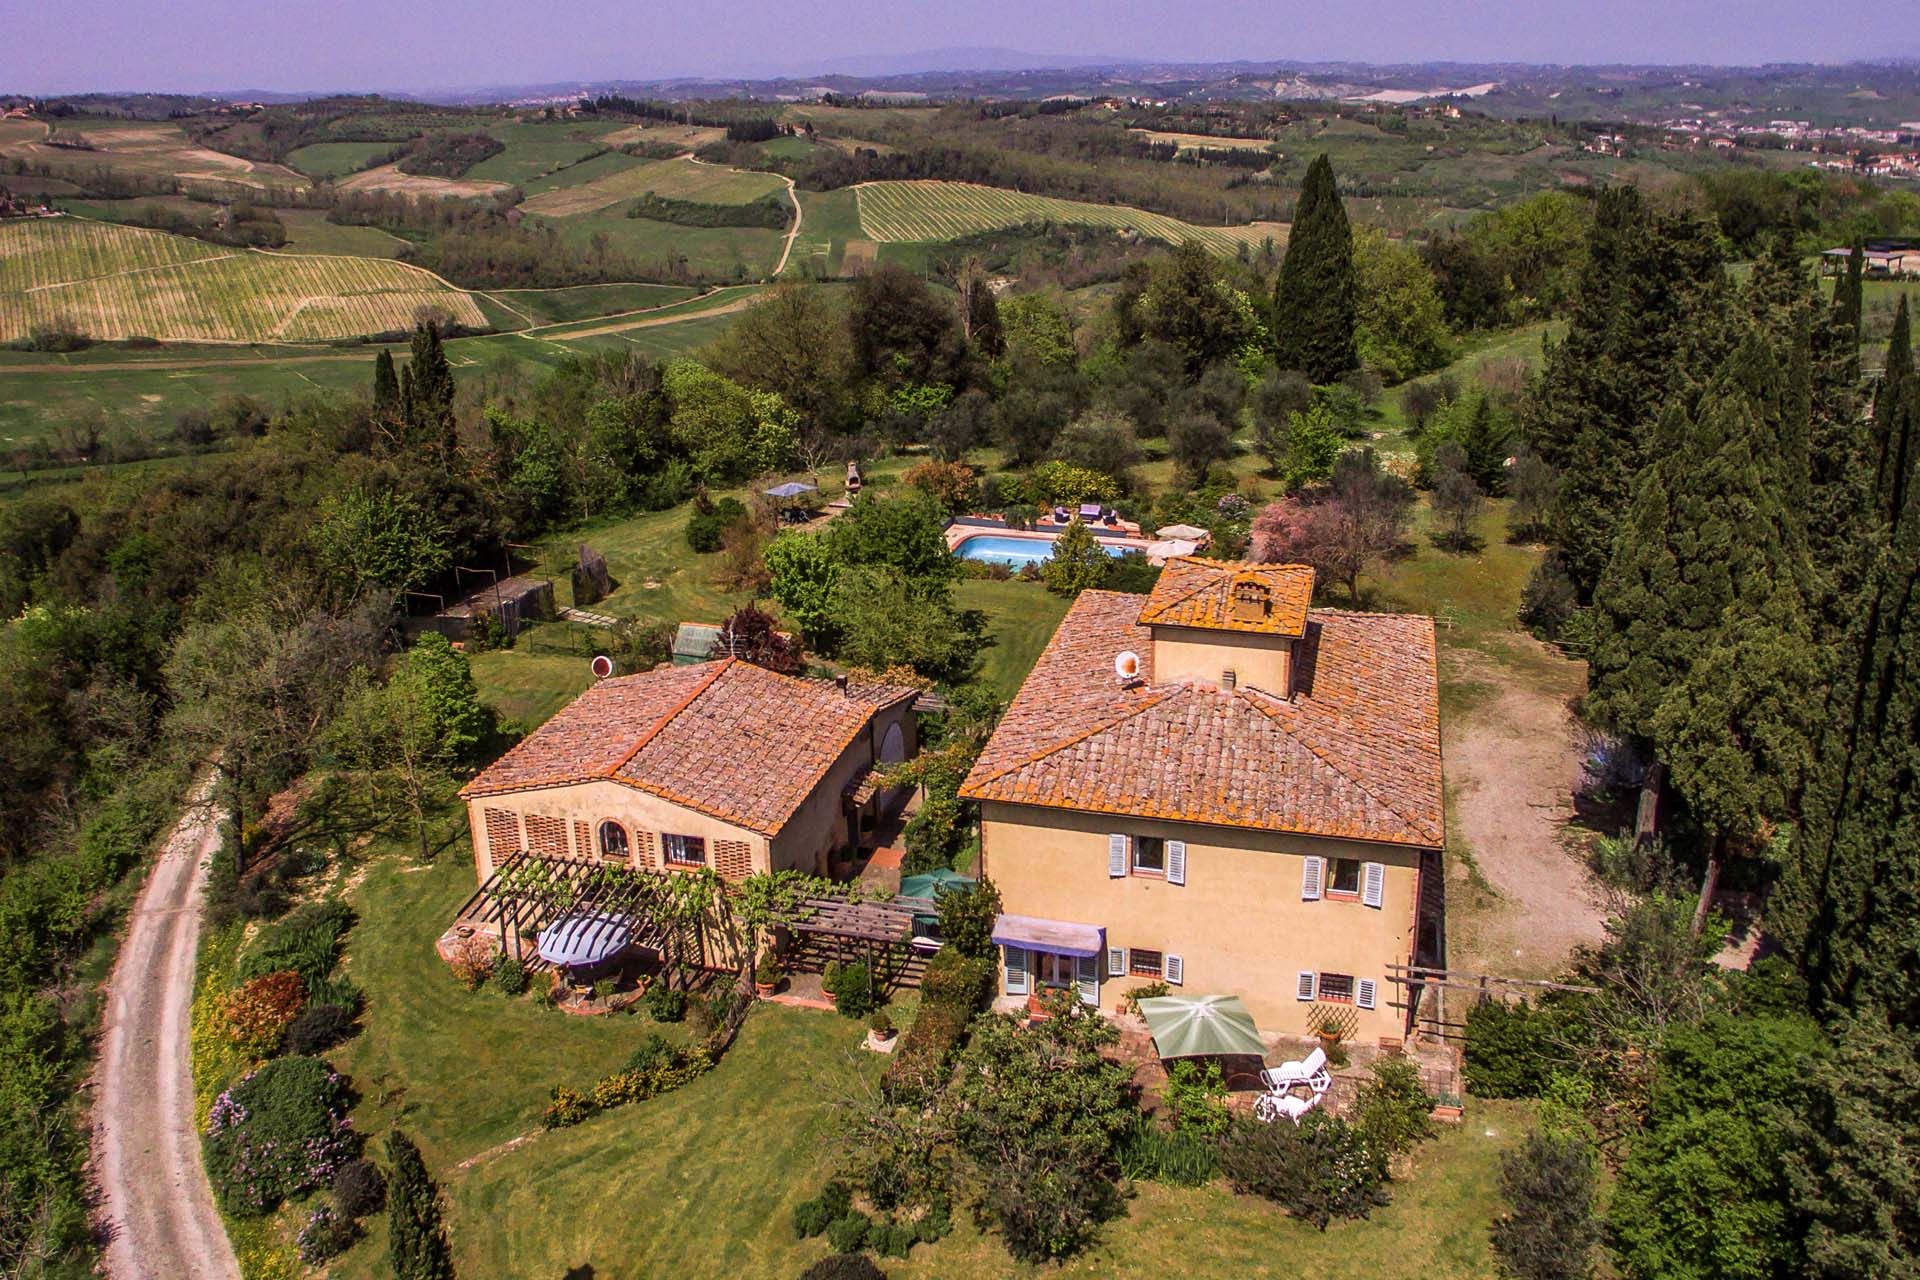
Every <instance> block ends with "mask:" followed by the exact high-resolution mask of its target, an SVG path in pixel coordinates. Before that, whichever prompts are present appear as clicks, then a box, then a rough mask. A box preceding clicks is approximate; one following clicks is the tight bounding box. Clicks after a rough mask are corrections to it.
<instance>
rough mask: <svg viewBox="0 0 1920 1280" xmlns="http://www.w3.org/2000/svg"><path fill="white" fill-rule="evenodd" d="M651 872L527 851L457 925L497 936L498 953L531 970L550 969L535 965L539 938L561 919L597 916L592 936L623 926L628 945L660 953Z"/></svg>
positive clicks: (469, 904)
mask: <svg viewBox="0 0 1920 1280" xmlns="http://www.w3.org/2000/svg"><path fill="white" fill-rule="evenodd" d="M651 874H652V873H649V872H644V871H635V870H633V869H632V868H630V867H622V866H616V865H613V864H611V863H605V862H597V861H594V860H593V859H591V858H573V857H566V856H558V855H553V854H534V853H529V852H527V851H526V850H524V849H523V850H521V851H520V852H518V853H515V854H513V855H512V856H510V857H508V858H507V859H506V860H505V861H503V862H501V863H500V864H499V865H498V866H497V867H495V868H494V871H493V874H492V875H490V876H488V877H487V879H486V881H485V882H484V883H483V884H482V885H481V886H480V887H479V888H478V889H476V890H474V892H473V896H472V897H470V898H468V899H467V900H466V902H465V903H464V904H463V905H462V906H461V908H460V910H459V912H458V913H456V914H455V916H454V921H453V922H454V925H455V927H459V926H461V925H468V926H471V927H474V928H476V929H483V930H485V931H487V932H489V933H493V932H497V933H498V935H499V938H500V951H501V954H503V955H511V956H513V957H514V958H515V959H517V960H519V961H520V962H521V963H523V964H525V965H526V966H527V968H528V969H529V970H536V971H537V970H539V969H543V968H547V967H550V966H548V964H547V962H546V961H545V960H543V959H541V958H540V948H539V938H540V931H541V930H543V929H545V928H546V927H547V926H548V925H550V924H552V923H553V922H554V921H555V920H558V919H560V918H561V917H562V916H568V915H573V916H590V917H598V918H599V919H600V920H601V921H602V922H603V923H597V924H594V925H591V926H588V928H589V929H612V928H614V927H615V925H614V923H613V922H614V921H615V920H624V921H626V922H627V924H628V926H629V927H630V928H631V930H632V936H631V938H630V940H629V945H632V946H642V947H648V948H650V949H652V950H655V951H663V950H664V949H665V943H666V942H667V933H666V930H665V929H663V928H662V927H661V925H660V922H659V921H658V919H657V918H656V917H655V915H654V913H653V887H652V886H651V885H650V884H649V883H648V882H647V880H648V877H649V875H651Z"/></svg>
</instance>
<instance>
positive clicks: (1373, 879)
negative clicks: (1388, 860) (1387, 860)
mask: <svg viewBox="0 0 1920 1280" xmlns="http://www.w3.org/2000/svg"><path fill="white" fill-rule="evenodd" d="M1365 872H1366V877H1365V879H1364V881H1363V882H1362V885H1361V893H1360V901H1362V902H1364V903H1366V904H1367V905H1368V906H1370V907H1377V906H1379V905H1380V904H1381V903H1383V902H1385V901H1386V900H1387V869H1386V867H1385V866H1383V865H1382V864H1380V863H1378V862H1369V863H1367V864H1366V866H1365Z"/></svg>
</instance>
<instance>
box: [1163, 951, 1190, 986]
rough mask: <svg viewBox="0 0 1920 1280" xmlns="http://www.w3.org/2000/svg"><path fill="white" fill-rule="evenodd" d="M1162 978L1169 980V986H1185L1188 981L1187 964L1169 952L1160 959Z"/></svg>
mask: <svg viewBox="0 0 1920 1280" xmlns="http://www.w3.org/2000/svg"><path fill="white" fill-rule="evenodd" d="M1160 976H1161V977H1163V978H1165V979H1166V980H1167V985H1169V986H1174V987H1177V986H1181V985H1183V984H1184V983H1185V982H1186V980H1187V962H1186V961H1185V960H1183V959H1181V958H1180V957H1179V956H1176V955H1174V954H1173V953H1172V952H1168V953H1167V954H1166V955H1164V956H1162V957H1160Z"/></svg>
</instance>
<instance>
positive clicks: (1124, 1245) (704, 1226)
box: [329, 841, 1528, 1280]
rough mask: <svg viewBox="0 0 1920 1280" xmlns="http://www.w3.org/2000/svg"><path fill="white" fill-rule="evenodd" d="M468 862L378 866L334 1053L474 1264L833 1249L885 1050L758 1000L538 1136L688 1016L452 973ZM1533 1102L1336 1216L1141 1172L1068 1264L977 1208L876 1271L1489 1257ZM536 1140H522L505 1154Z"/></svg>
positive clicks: (561, 1266) (649, 1270)
mask: <svg viewBox="0 0 1920 1280" xmlns="http://www.w3.org/2000/svg"><path fill="white" fill-rule="evenodd" d="M472 876H473V872H472V867H471V864H470V863H469V862H468V861H467V860H466V858H465V856H464V850H463V848H462V843H461V842H460V841H456V842H455V843H453V844H452V845H450V846H449V847H448V848H447V849H446V850H445V851H444V852H443V853H442V854H441V856H440V859H439V861H438V862H436V863H435V864H434V865H432V866H431V867H427V868H419V867H417V866H416V865H415V864H414V863H413V862H412V860H411V859H408V858H406V857H404V856H398V855H387V856H383V857H381V858H378V859H376V860H375V861H374V862H373V863H372V864H371V865H370V866H369V868H368V871H367V874H366V876H365V878H364V879H363V880H362V881H361V883H360V884H359V885H358V887H357V888H356V889H355V890H354V892H353V895H352V901H353V903H354V905H355V907H356V909H357V910H358V911H359V912H360V922H359V924H358V925H357V926H356V927H355V929H354V931H353V932H352V933H351V934H350V935H349V936H348V940H347V955H346V960H345V972H346V973H347V974H348V975H349V976H351V977H352V979H353V980H354V981H355V982H356V983H358V984H360V985H361V986H362V987H364V988H365V989H366V992H367V1001H368V1004H367V1013H366V1016H365V1018H364V1020H363V1021H364V1024H365V1028H366V1029H365V1030H364V1031H363V1032H362V1033H361V1034H360V1035H359V1036H358V1037H356V1038H355V1039H354V1040H352V1041H349V1042H348V1043H347V1044H346V1045H345V1046H343V1047H342V1048H341V1049H340V1050H338V1051H337V1052H336V1053H335V1054H334V1055H333V1061H334V1062H335V1064H336V1065H337V1066H339V1067H340V1068H341V1069H342V1070H343V1071H345V1072H346V1073H347V1074H348V1075H350V1076H351V1077H352V1079H353V1082H354V1085H355V1087H356V1088H357V1089H358V1090H359V1092H360V1095H361V1097H360V1102H359V1105H358V1107H357V1108H356V1111H355V1114H354V1123H355V1125H356V1127H358V1128H359V1129H360V1130H361V1131H362V1132H365V1133H368V1134H369V1135H375V1134H380V1133H383V1132H384V1131H385V1130H386V1129H387V1128H388V1127H389V1126H390V1125H391V1124H393V1123H395V1122H398V1123H399V1124H400V1125H401V1126H402V1127H404V1128H405V1129H406V1130H407V1131H408V1132H409V1133H411V1134H413V1135H414V1137H415V1138H416V1140H418V1141H419V1143H420V1145H421V1149H422V1151H423V1153H424V1154H425V1156H426V1159H427V1162H428V1165H429V1167H430V1168H431V1169H432V1170H433V1172H434V1175H435V1177H436V1178H437V1179H438V1180H439V1182H440V1184H441V1186H442V1187H443V1189H444V1190H445V1192H446V1197H447V1205H448V1224H449V1231H450V1234H451V1237H452V1239H453V1243H454V1251H455V1254H456V1261H457V1263H458V1267H459V1270H460V1273H461V1274H463V1275H471V1276H556V1277H557V1276H561V1275H568V1274H571V1275H576V1276H581V1275H589V1274H591V1275H595V1276H601V1277H609V1278H611V1277H625V1276H642V1275H674V1274H680V1275H729V1276H740V1277H768V1278H770V1280H772V1278H782V1280H784V1278H787V1277H791V1276H793V1275H795V1274H797V1273H798V1272H799V1271H800V1269H801V1268H803V1267H804V1266H806V1265H807V1264H808V1263H810V1262H812V1261H813V1260H815V1259H817V1258H819V1257H821V1256H823V1255H824V1254H825V1253H826V1251H827V1246H826V1244H825V1242H824V1241H822V1240H817V1239H816V1240H809V1241H796V1240H795V1239H794V1238H793V1234H792V1231H791V1229H790V1227H789V1226H788V1219H789V1215H790V1214H791V1212H792V1209H793V1206H794V1205H795V1204H797V1203H798V1202H799V1201H801V1200H803V1199H805V1198H807V1197H809V1196H811V1195H812V1194H813V1193H814V1191H815V1189H816V1188H817V1186H818V1183H819V1182H820V1180H821V1179H823V1178H824V1177H826V1176H827V1175H828V1174H829V1173H830V1172H831V1170H832V1167H833V1162H834V1157H833V1144H832V1135H833V1133H834V1126H835V1120H834V1111H835V1102H836V1101H837V1100H839V1099H841V1098H845V1097H848V1096H850V1095H853V1094H855V1093H856V1092H857V1090H858V1088H859V1087H861V1086H863V1085H865V1084H867V1083H869V1082H871V1081H872V1080H873V1078H874V1077H875V1076H876V1075H877V1074H878V1072H879V1071H880V1069H881V1066H882V1060H881V1059H879V1058H878V1057H876V1056H874V1055H870V1054H866V1053H862V1052H861V1051H860V1050H859V1048H858V1042H859V1039H860V1034H861V1028H860V1026H859V1025H858V1024H856V1023H853V1022H849V1021H847V1020H845V1019H842V1018H839V1017H836V1016H835V1015H833V1014H831V1013H825V1012H817V1011H811V1010H796V1009H789V1008H784V1007H778V1006H764V1007H762V1008H760V1009H757V1010H756V1011H755V1012H754V1013H753V1014H752V1016H751V1017H750V1018H749V1019H748V1021H747V1024H746V1026H745V1028H744V1029H743V1030H742V1032H741V1035H740V1038H739V1040H738V1041H737V1042H736V1043H735V1045H734V1046H733V1048H732V1050H731V1051H730V1052H729V1053H728V1054H727V1056H726V1057H725V1058H724V1059H722V1061H721V1062H720V1064H719V1066H718V1067H717V1068H715V1070H714V1071H713V1072H711V1073H710V1074H708V1075H706V1076H704V1077H702V1078H700V1079H699V1080H696V1081H694V1082H693V1083H692V1084H690V1085H688V1086H686V1087H685V1088H683V1089H681V1090H679V1091H677V1092H675V1093H671V1094H667V1095H665V1096H663V1097H660V1098H656V1099H653V1100H651V1101H649V1102H644V1103H640V1104H637V1105H633V1106H628V1107H624V1108H620V1109H618V1110H615V1111H612V1112H609V1113H606V1114H604V1115H602V1116H600V1117H598V1118H596V1119H593V1120H590V1121H588V1122H587V1123H585V1124H582V1125H580V1126H578V1127H576V1128H572V1129H565V1130H559V1131H556V1132H543V1131H541V1130H539V1128H538V1123H539V1121H538V1117H539V1113H540V1110H541V1109H542V1108H543V1107H544V1106H545V1104H546V1101H547V1095H548V1091H549V1089H550V1088H551V1087H552V1086H553V1085H555V1084H558V1083H562V1082H566V1083H574V1084H581V1083H590V1082H591V1081H592V1080H593V1079H595V1078H596V1077H597V1076H598V1075H600V1074H602V1073H605V1072H607V1071H609V1070H612V1069H614V1068H615V1067H617V1066H618V1065H619V1064H620V1062H622V1061H623V1060H624V1059H625V1057H626V1056H627V1055H628V1054H629V1053H630V1052H631V1051H632V1049H633V1047H634V1046H635V1045H636V1044H637V1043H638V1042H639V1041H640V1040H641V1039H642V1038H643V1037H644V1036H645V1035H646V1034H647V1033H648V1032H649V1031H653V1030H663V1032H664V1033H666V1034H669V1035H670V1036H673V1035H681V1034H684V1032H683V1030H682V1029H681V1028H677V1027H669V1028H664V1029H662V1028H658V1027H656V1026H655V1024H653V1023H652V1022H651V1021H650V1020H648V1019H646V1018H645V1017H643V1016H637V1015H636V1016H631V1017H616V1018H610V1019H594V1018H572V1017H567V1016H565V1015H563V1014H559V1013H554V1012H551V1011H549V1010H546V1009H544V1008H542V1007H541V1006H540V1005H539V1004H538V1003H537V1002H536V1001H534V1000H532V999H522V1000H508V999H506V998H504V997H502V996H500V995H498V994H497V993H495V992H492V991H482V992H480V993H477V994H469V993H467V992H465V991H462V990H461V989H460V988H459V987H457V986H456V985H455V984H454V982H453V979H452V978H451V977H450V976H449V975H448V973H447V972H446V969H445V967H444V966H443V965H442V964H441V963H440V961H439V959H438V958H437V956H435V954H434V952H433V947H432V942H433V938H434V936H435V935H437V934H438V932H439V930H440V928H441V927H443V925H444V923H445V921H446V920H447V919H448V918H449V917H450V916H451V914H452V912H453V911H454V910H455V909H456V908H457V907H458V906H459V904H460V902H461V901H462V900H463V899H464V897H465V896H466V894H467V893H468V892H469V891H470V889H471V887H472V884H473V879H472ZM1527 1114H1528V1111H1527V1108H1526V1106H1525V1105H1524V1104H1518V1103H1491V1102H1490V1103H1477V1104H1475V1105H1474V1107H1473V1109H1472V1111H1471V1113H1470V1114H1469V1117H1468V1123H1466V1124H1464V1125H1461V1126H1458V1127H1456V1128H1453V1129H1452V1130H1450V1131H1449V1132H1447V1133H1445V1134H1444V1135H1443V1136H1442V1137H1440V1138H1439V1139H1437V1140H1436V1141H1434V1142H1432V1143H1430V1144H1428V1145H1427V1146H1425V1147H1423V1148H1422V1149H1421V1151H1420V1152H1419V1154H1418V1157H1417V1161H1416V1165H1415V1168H1414V1170H1413V1171H1412V1173H1411V1174H1410V1176H1409V1177H1408V1178H1406V1179H1405V1180H1404V1181H1402V1182H1401V1183H1399V1184H1397V1185H1396V1186H1395V1188H1394V1203H1393V1204H1392V1205H1390V1206H1388V1207H1386V1208H1383V1209H1380V1210H1377V1211H1375V1213H1374V1215H1373V1217H1372V1218H1370V1219H1368V1220H1365V1221H1360V1222H1350V1223H1342V1224H1340V1225H1338V1226H1335V1227H1334V1228H1332V1229H1331V1230H1330V1231H1327V1232H1325V1233H1321V1232H1318V1231H1315V1230H1314V1229H1312V1228H1311V1227H1308V1226H1305V1225H1303V1224H1301V1223H1298V1222H1295V1221H1294V1220H1292V1219H1290V1218H1287V1217H1286V1216H1285V1215H1284V1214H1282V1213H1281V1212H1279V1211H1278V1210H1277V1209H1275V1208H1273V1207H1272V1206H1271V1205H1268V1204H1266V1203H1264V1202H1261V1201H1253V1200H1245V1199H1241V1198H1239V1197H1236V1196H1234V1195H1232V1194H1231V1193H1230V1192H1228V1191H1226V1190H1225V1189H1224V1188H1223V1187H1220V1186H1214V1187H1207V1188H1201V1189H1198V1190H1181V1189H1175V1188H1169V1187H1162V1186H1157V1185H1143V1186H1140V1187H1138V1188H1136V1189H1135V1195H1134V1198H1133V1199H1132V1201H1131V1202H1130V1204H1129V1205H1128V1212H1127V1216H1126V1217H1125V1218H1123V1219H1120V1220H1118V1221H1116V1222H1113V1223H1110V1224H1108V1226H1107V1227H1106V1228H1105V1229H1104V1230H1103V1232H1102V1233H1101V1238H1100V1241H1099V1243H1098V1244H1097V1245H1096V1246H1095V1247H1094V1248H1093V1249H1092V1250H1091V1251H1090V1252H1089V1253H1088V1254H1086V1255H1085V1256H1083V1257H1081V1258H1079V1259H1076V1260H1075V1261H1073V1262H1071V1263H1069V1264H1068V1265H1066V1266H1064V1267H1058V1268H1029V1267H1023V1266H1020V1265H1019V1264H1016V1263H1014V1262H1013V1261H1012V1260H1010V1259H1009V1258H1008V1257H1007V1255H1006V1253H1005V1251H1004V1250H1003V1249H1002V1248H1001V1246H1000V1244H999V1242H998V1240H997V1239H995V1238H993V1237H990V1236H984V1235H982V1234H981V1233H979V1232H978V1231H976V1230H975V1229H974V1228H973V1227H972V1226H971V1225H969V1223H968V1222H967V1215H966V1214H964V1213H960V1214H956V1215H955V1217H956V1230H955V1232H954V1234H953V1235H952V1236H950V1237H948V1238H947V1239H946V1240H944V1241H942V1242H940V1243H939V1244H937V1245H933V1246H921V1247H919V1248H916V1249H915V1250H914V1254H913V1256H912V1257H911V1258H910V1259H908V1260H906V1261H895V1260H888V1261H887V1262H886V1264H885V1267H886V1270H887V1273H888V1274H889V1275H892V1276H895V1277H898V1278H899V1280H932V1278H933V1277H954V1278H956V1280H976V1278H977V1280H986V1278H987V1277H1003V1276H1027V1275H1033V1276H1040V1275H1057V1276H1107V1277H1133V1276H1138V1277H1143V1278H1147V1277H1151V1278H1152V1280H1162V1278H1163V1277H1165V1276H1166V1275H1167V1274H1168V1273H1169V1272H1178V1273H1184V1274H1188V1275H1192V1276H1197V1277H1215V1276H1218V1277H1239V1276H1245V1275H1281V1274H1315V1273H1327V1274H1351V1275H1365V1276H1371V1277H1382V1278H1385V1280H1395V1278H1399V1277H1404V1278H1405V1280H1453V1278H1455V1277H1458V1278H1460V1280H1466V1278H1467V1277H1478V1276H1486V1275H1489V1274H1491V1272H1492V1267H1491V1263H1490V1260H1489V1258H1488V1254H1487V1244H1486V1239H1487V1225H1488V1222H1489V1220H1490V1217H1491V1214H1492V1212H1493V1209H1494V1205H1495V1200H1496V1192H1495V1185H1496V1179H1497V1175H1498V1156H1499V1153H1500V1152H1501V1151H1502V1150H1504V1149H1505V1148H1506V1147H1507V1146H1508V1145H1509V1144H1510V1143H1512V1142H1513V1141H1514V1140H1516V1139H1517V1137H1518V1136H1519V1134H1520V1132H1521V1130H1522V1128H1523V1126H1524V1123H1525V1121H1526V1117H1527ZM522 1135H529V1136H528V1138H527V1140H526V1141H525V1142H523V1143H520V1144H519V1145H517V1146H514V1147H512V1148H511V1149H508V1150H504V1151H501V1150H499V1148H500V1147H502V1146H503V1145H504V1144H505V1143H507V1142H508V1141H510V1140H511V1139H513V1138H516V1137H520V1136H522ZM376 1145H377V1144H376ZM475 1157H482V1158H480V1159H475ZM466 1161H472V1163H471V1164H469V1165H467V1166H466V1167H462V1162H466ZM367 1225H368V1227H369V1229H370V1230H369V1234H368V1236H367V1238H366V1239H365V1240H363V1241H362V1242H361V1243H360V1244H359V1245H357V1246H356V1247H355V1248H354V1249H353V1250H352V1251H350V1252H349V1253H348V1254H346V1255H345V1256H344V1257H342V1258H341V1259H339V1260H338V1261H337V1262H335V1263H334V1264H333V1266H332V1267H331V1269H330V1271H329V1274H330V1275H332V1276H335V1277H342V1278H347V1280H360V1278H363V1277H364V1278H367V1280H371V1278H372V1277H378V1276H384V1275H386V1274H387V1271H386V1266H387V1264H386V1258H385V1238H384V1232H385V1225H384V1221H383V1219H382V1218H380V1217H378V1216H376V1217H375V1218H373V1219H370V1220H369V1221H368V1223H367ZM588 1267H590V1268H592V1270H591V1271H587V1270H584V1268H588ZM570 1269H572V1270H570Z"/></svg>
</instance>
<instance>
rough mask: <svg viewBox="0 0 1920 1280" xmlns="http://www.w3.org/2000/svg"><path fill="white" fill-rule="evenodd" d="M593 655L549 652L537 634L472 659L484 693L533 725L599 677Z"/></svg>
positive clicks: (508, 713) (502, 711)
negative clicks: (592, 664)
mask: <svg viewBox="0 0 1920 1280" xmlns="http://www.w3.org/2000/svg"><path fill="white" fill-rule="evenodd" d="M556 585H558V584H556ZM588 661H589V658H588V657H586V656H579V655H575V654H567V653H553V652H543V651H541V648H540V646H539V644H538V641H537V639H535V638H533V637H530V636H523V637H522V641H521V643H520V644H519V645H518V646H516V647H515V648H512V649H495V650H493V651H491V652H488V653H476V654H473V655H471V656H470V657H469V659H468V665H469V666H471V667H472V668H473V682H474V684H475V685H476V686H478V687H479V690H480V696H481V697H482V698H484V699H485V700H486V701H488V702H490V703H492V704H493V705H494V706H495V707H497V708H499V710H500V714H501V715H503V716H506V717H507V718H509V719H513V720H518V721H519V722H520V723H521V724H523V725H525V726H526V727H528V728H532V727H534V726H535V725H538V724H541V723H543V722H544V721H545V720H546V719H547V718H548V717H549V716H551V715H552V714H553V713H554V712H556V711H558V710H559V709H560V708H562V707H564V706H566V705H567V703H569V702H571V701H573V700H574V699H575V698H577V697H578V696H580V694H581V692H582V691H584V690H585V689H586V687H587V686H588V685H590V684H592V683H593V676H592V674H591V673H590V672H589V671H588V669H587V664H588Z"/></svg>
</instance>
